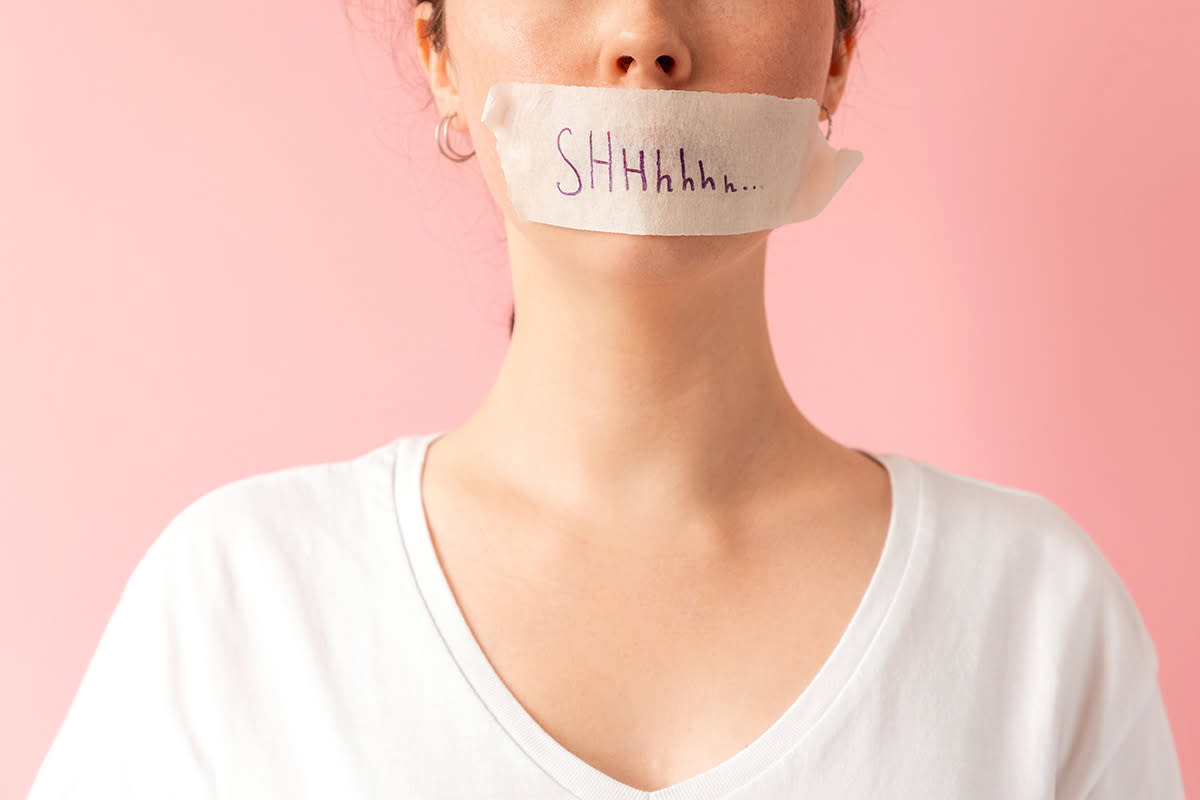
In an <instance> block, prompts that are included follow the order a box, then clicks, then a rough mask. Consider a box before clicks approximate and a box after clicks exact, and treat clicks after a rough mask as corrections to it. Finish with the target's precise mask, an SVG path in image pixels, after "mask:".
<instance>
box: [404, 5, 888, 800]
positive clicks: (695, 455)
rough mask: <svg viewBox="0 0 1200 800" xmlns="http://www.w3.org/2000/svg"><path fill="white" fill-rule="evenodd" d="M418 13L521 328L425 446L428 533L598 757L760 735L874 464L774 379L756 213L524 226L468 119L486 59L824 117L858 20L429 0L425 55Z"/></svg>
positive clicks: (800, 668)
mask: <svg viewBox="0 0 1200 800" xmlns="http://www.w3.org/2000/svg"><path fill="white" fill-rule="evenodd" d="M431 10H432V8H431V6H430V4H429V3H421V4H419V5H418V6H417V7H416V11H415V22H416V26H415V28H416V30H415V33H416V47H417V51H418V54H419V57H420V61H421V63H422V65H423V66H424V69H425V72H426V75H427V77H428V79H429V85H430V88H431V90H432V92H433V97H434V100H435V102H436V104H437V108H438V112H439V116H440V115H444V114H446V113H449V112H451V111H457V112H458V116H457V117H456V118H455V120H454V123H453V128H454V130H453V132H452V144H453V146H454V147H455V149H457V150H458V151H459V152H470V150H471V148H472V147H474V149H475V153H476V159H475V160H474V161H471V162H464V163H463V164H461V165H460V167H461V168H464V169H466V168H471V167H473V165H474V164H478V168H479V169H481V170H482V171H483V174H484V177H485V180H486V182H487V185H488V187H489V189H490V191H491V193H492V196H493V198H494V199H495V201H496V203H497V206H498V207H499V208H500V209H501V211H502V212H503V216H504V223H505V229H506V231H507V235H508V240H507V246H508V256H509V261H510V264H511V268H512V276H513V296H514V299H515V305H516V308H517V324H516V328H515V331H514V335H513V339H512V342H511V343H510V345H509V349H508V352H507V354H506V356H505V358H504V361H503V364H502V366H501V369H500V372H499V374H498V376H497V379H496V381H495V382H494V384H493V386H492V387H491V390H490V391H489V393H488V394H487V396H486V398H485V400H484V402H483V403H482V404H481V406H480V407H479V408H478V409H477V410H476V411H475V412H474V413H473V414H472V415H471V416H470V417H469V418H468V419H467V421H466V422H465V423H464V424H463V425H462V426H460V427H459V428H457V429H455V430H452V431H450V432H448V433H447V434H446V435H444V436H443V437H442V438H440V439H439V440H437V441H436V442H435V443H434V444H433V445H432V446H431V448H430V450H429V454H428V457H427V460H426V466H425V469H424V472H423V475H422V499H423V503H424V507H425V511H426V518H427V520H428V522H429V527H430V532H431V535H432V536H433V538H434V540H435V547H436V549H437V552H438V557H439V560H440V562H441V564H442V567H443V570H444V571H445V572H446V574H447V578H448V580H449V582H450V583H451V586H452V589H453V591H454V594H455V597H456V600H457V601H458V604H459V606H460V608H461V609H462V611H463V614H464V616H465V618H466V619H467V621H468V624H469V625H470V627H471V629H472V632H473V634H474V635H475V638H476V639H477V640H478V641H479V643H480V645H481V647H482V649H483V650H484V651H485V653H486V655H487V657H488V659H489V661H490V662H491V663H492V665H493V666H494V667H495V669H496V671H497V672H498V674H499V675H500V677H501V678H502V679H503V681H504V683H505V685H506V686H507V687H508V688H509V689H510V690H511V691H512V692H513V694H514V696H515V697H516V698H517V700H518V701H519V702H520V703H521V704H522V706H523V707H524V708H525V709H526V710H527V711H529V713H530V715H531V716H532V717H533V718H534V720H535V721H536V722H538V724H540V725H541V726H542V727H543V728H544V729H545V730H546V731H547V732H548V733H549V734H550V735H551V736H552V737H553V738H554V739H555V740H556V741H558V742H559V743H561V744H562V745H563V746H564V747H565V748H566V749H568V750H569V751H571V752H572V753H574V754H576V755H577V756H579V757H580V758H581V759H583V760H584V761H585V762H587V763H588V764H591V765H593V766H594V767H596V768H597V769H599V770H601V771H602V772H604V773H605V774H607V775H609V776H610V777H614V778H616V779H618V780H621V781H623V782H624V783H626V785H630V786H635V787H637V788H641V789H643V790H647V791H649V790H654V789H658V788H662V787H664V786H667V785H670V784H673V783H677V782H680V781H682V780H684V779H686V778H688V777H690V776H692V775H696V774H699V773H700V772H702V771H704V770H706V769H708V768H709V767H711V766H713V765H715V764H717V763H719V762H721V761H724V760H725V759H727V758H728V757H730V756H731V755H733V754H734V753H736V752H738V751H739V750H740V749H741V748H742V747H744V746H746V745H747V744H748V743H749V742H751V741H753V740H754V739H755V738H757V737H758V736H759V735H761V734H762V732H763V731H765V730H766V729H767V728H768V727H769V726H770V725H771V723H773V722H774V721H775V720H776V719H777V718H778V717H779V716H780V715H781V714H782V712H783V710H784V709H786V708H787V707H788V706H789V705H790V704H791V703H792V701H793V700H794V699H795V698H796V697H797V696H799V694H800V693H801V692H802V691H803V689H804V688H805V687H806V686H807V685H808V683H809V681H810V680H811V678H812V676H813V675H814V674H815V673H816V672H817V670H818V669H819V668H820V666H821V665H822V664H823V663H824V662H825V660H826V659H827V657H828V655H829V653H830V652H831V651H832V649H833V647H834V645H835V644H836V643H837V641H838V639H839V638H840V636H841V635H842V632H843V630H844V628H845V625H846V624H847V623H848V621H849V619H850V617H851V615H852V614H853V612H854V610H855V609H856V608H857V605H858V603H859V600H860V599H861V597H862V593H863V591H864V590H865V588H866V585H867V582H868V580H869V579H870V577H871V575H872V573H873V570H874V568H875V565H876V563H877V560H878V557H879V554H880V551H881V549H882V544H883V540H884V534H885V533H886V528H887V522H888V518H889V515H890V513H891V511H890V509H891V498H890V484H889V481H888V477H887V473H886V471H885V470H884V468H883V467H882V465H880V464H878V463H877V462H875V461H874V460H872V459H870V458H868V457H867V456H865V455H863V454H861V453H858V452H857V451H855V450H853V449H850V448H847V447H845V446H843V445H841V444H839V443H838V442H836V441H834V440H833V439H832V438H830V437H829V436H827V435H826V434H824V433H823V432H821V431H820V430H818V429H817V428H816V427H815V426H814V425H813V424H811V423H810V422H809V420H808V419H807V418H806V417H805V416H804V414H803V413H802V412H801V411H800V410H799V409H798V408H797V407H796V405H795V404H794V402H793V401H792V398H791V396H790V394H789V393H788V391H787V389H786V387H785V384H784V382H783V380H782V378H781V376H780V373H779V370H778V366H777V364H776V361H775V358H774V353H773V351H772V348H771V342H770V339H769V336H768V329H767V320H766V312H765V304H764V294H763V278H764V269H765V263H766V244H767V236H768V234H769V231H758V232H753V233H747V234H739V235H731V236H694V237H688V236H680V237H674V236H632V235H624V234H610V233H603V232H596V231H581V230H574V229H567V228H559V227H555V226H550V225H543V224H540V223H530V222H522V221H520V220H518V219H517V216H516V214H515V212H514V211H513V209H512V206H511V204H510V202H509V199H508V195H507V190H506V186H505V180H504V174H503V171H502V170H501V167H500V162H499V158H498V155H497V153H496V143H495V137H494V136H493V135H492V133H491V131H490V130H489V129H488V128H487V127H486V126H485V125H483V123H481V122H480V121H479V118H480V115H481V114H482V110H483V103H484V100H485V98H486V96H487V90H488V87H489V86H491V85H492V84H493V83H495V82H498V81H532V82H542V83H560V84H576V85H580V84H582V85H595V86H624V87H635V88H643V89H655V88H675V89H694V90H709V91H718V92H728V91H741V92H767V93H771V94H775V95H779V96H784V97H796V96H807V97H815V98H817V99H819V100H820V102H821V103H822V104H823V105H825V106H826V107H827V108H829V109H830V110H831V111H833V112H836V110H837V107H838V104H839V102H840V99H841V96H842V92H843V89H844V87H845V80H846V70H847V67H848V64H849V62H850V58H851V55H852V53H853V46H854V43H853V40H846V41H841V40H839V41H838V42H837V47H836V50H835V48H834V8H833V4H832V2H831V1H830V0H765V2H762V3H758V4H756V8H755V10H754V12H753V13H744V9H741V8H739V7H738V6H736V5H735V4H733V3H732V2H729V0H699V2H686V3H684V2H682V0H588V2H580V0H566V1H565V2H562V3H546V2H544V1H543V0H509V1H508V2H504V3H496V2H494V0H449V2H448V4H447V9H446V18H447V23H448V27H447V47H446V49H445V51H442V52H439V51H436V50H434V49H432V48H431V47H430V46H429V43H428V41H427V39H426V38H425V36H426V22H427V20H428V17H429V12H430V11H431ZM662 55H669V56H670V57H671V58H672V59H673V60H674V65H673V67H672V69H671V70H670V72H669V73H668V72H665V71H663V70H662V69H661V68H660V67H659V66H658V63H657V62H656V59H658V57H660V56H662ZM823 118H824V115H822V119H823ZM547 608H553V609H554V612H555V613H553V614H552V615H549V617H548V616H547V614H546V609H547ZM597 642H603V643H604V647H602V648H597V647H596V643H597ZM612 653H619V654H621V660H620V663H613V657H612V655H610V654H612ZM663 675H669V676H670V679H669V680H667V679H664V678H663V677H662V676H663ZM764 676H778V680H774V679H766V678H765V677H764ZM581 687H588V690H587V691H581ZM731 697H736V698H738V702H736V703H730V702H728V698H731ZM648 709H653V712H652V713H651V712H649V711H648ZM699 720H703V721H704V724H698V721H699Z"/></svg>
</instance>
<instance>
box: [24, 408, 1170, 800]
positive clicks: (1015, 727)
mask: <svg viewBox="0 0 1200 800" xmlns="http://www.w3.org/2000/svg"><path fill="white" fill-rule="evenodd" d="M438 435H440V432H439V433H432V434H420V435H409V436H402V437H400V438H398V439H397V440H395V441H393V442H390V443H388V444H387V445H384V446H382V447H379V448H377V449H375V450H373V451H371V452H369V453H366V454H364V455H361V456H359V457H356V458H353V459H349V460H345V461H340V462H330V463H323V464H315V465H305V466H299V467H292V468H288V469H283V470H279V471H275V472H270V473H263V474H260V475H255V476H251V477H248V478H243V479H239V480H236V481H233V482H231V483H227V484H225V485H223V486H220V487H219V488H217V489H214V490H212V491H210V492H208V493H207V494H205V495H203V496H201V497H200V498H198V499H197V500H195V501H193V502H192V503H191V504H190V505H188V506H187V507H186V508H184V510H182V511H181V512H180V513H179V514H178V515H177V516H176V517H175V518H174V519H172V520H171V522H170V523H169V524H168V526H167V527H166V529H165V530H164V531H163V532H162V533H161V535H160V536H159V537H158V538H157V539H155V540H154V541H153V543H152V544H151V545H150V547H149V548H148V549H147V551H146V553H145V555H144V556H143V558H142V559H141V561H140V562H139V563H138V565H137V566H136V568H135V569H134V570H133V572H132V574H131V576H130V578H129V580H128V583H127V585H126V587H125V589H124V591H123V593H122V594H121V597H120V600H119V602H118V604H117V606H116V609H115V611H114V612H113V614H112V617H111V619H110V620H109V622H108V624H107V627H106V628H105V630H104V633H103V635H102V637H101V639H100V642H99V645H98V646H97V648H96V650H95V653H94V654H93V656H92V659H91V662H90V663H89V665H88V668H87V671H86V673H85V675H84V677H83V679H82V681H81V683H80V685H79V688H78V690H77V692H76V695H75V698H74V700H73V701H72V703H71V706H70V708H69V710H68V712H67V715H66V718H65V720H64V722H63V723H62V726H61V728H60V730H59V731H58V734H57V737H56V738H55V740H54V742H53V744H52V745H51V747H50V749H49V752H48V754H47V755H46V757H45V759H44V761H43V764H42V766H41V769H40V771H39V772H38V774H37V776H36V778H35V781H34V784H33V787H32V790H31V792H32V793H31V794H30V795H29V800H68V798H78V800H84V798H87V800H110V799H111V800H116V799H117V798H122V800H168V799H169V798H180V799H181V800H190V799H191V798H205V799H206V800H209V799H211V798H227V799H228V800H234V799H236V800H266V799H267V798H280V799H281V800H282V798H287V800H305V799H307V798H311V799H312V800H351V799H353V800H368V798H379V799H380V800H383V799H384V798H387V800H399V799H400V798H403V799H404V800H416V799H418V798H419V799H421V800H424V799H425V798H429V799H431V800H432V799H434V798H439V799H440V798H447V799H450V798H454V799H455V800H457V799H458V798H463V799H467V798H470V799H471V800H475V799H476V798H488V800H531V799H538V800H540V799H542V798H544V799H545V800H571V798H583V800H717V798H721V799H722V800H733V799H734V798H736V799H737V800H750V798H754V799H755V800H783V799H784V798H788V800H793V799H794V798H800V797H803V798H807V799H808V800H885V799H886V800H910V799H911V800H931V799H932V798H937V799H938V800H949V799H950V798H953V799H954V800H967V799H968V798H969V800H1034V799H1035V798H1036V799H1037V800H1051V798H1056V799H1059V800H1062V799H1066V800H1131V799H1132V798H1138V799H1139V800H1181V798H1183V787H1182V778H1181V775H1180V768H1179V762H1178V757H1177V754H1176V751H1175V745H1174V742H1173V740H1172V735H1171V729H1170V726H1169V724H1168V720H1167V716H1166V713H1165V710H1164V707H1163V702H1162V697H1161V693H1160V689H1159V685H1158V679H1157V666H1158V659H1157V654H1156V651H1155V647H1154V645H1153V642H1152V641H1151V639H1150V637H1149V635H1148V633H1147V630H1146V628H1145V626H1144V625H1143V622H1142V619H1141V617H1140V615H1139V612H1138V610H1137V607H1136V606H1135V604H1134V602H1133V600H1132V599H1131V597H1130V595H1129V593H1128V592H1127V590H1126V588H1125V586H1124V585H1123V583H1122V582H1121V580H1120V579H1119V577H1118V575H1117V574H1116V572H1115V571H1114V570H1113V568H1112V566H1111V565H1110V563H1109V562H1108V561H1107V560H1106V559H1105V557H1104V556H1103V555H1102V553H1101V551H1100V550H1099V548H1098V547H1097V546H1096V545H1095V543H1094V542H1093V541H1092V539H1091V538H1089V536H1088V535H1087V534H1086V533H1085V532H1084V531H1083V530H1082V529H1081V528H1080V527H1079V526H1078V525H1077V524H1076V523H1075V522H1073V521H1072V519H1071V518H1070V517H1069V516H1068V515H1067V514H1066V513H1065V512H1064V511H1062V510H1061V509H1060V508H1058V507H1057V506H1056V505H1054V504H1053V503H1051V502H1050V501H1049V500H1047V499H1045V498H1044V497H1042V496H1040V495H1037V494H1034V493H1032V492H1028V491H1024V490H1020V489H1014V488H1009V487H1004V486H1001V485H998V484H994V483H989V482H986V481H982V480H979V479H975V478H969V477H965V476H962V475H958V474H954V473H950V472H947V471H944V470H941V469H938V468H936V467H933V466H931V465H929V464H927V463H924V462H921V461H918V460H916V459H912V458H909V457H906V456H902V455H896V454H881V453H874V452H866V451H864V453H866V454H867V455H870V456H871V457H873V458H875V459H876V460H878V461H880V462H882V463H883V464H884V466H886V467H887V469H888V472H889V474H890V476H891V480H892V489H893V510H892V518H891V521H890V525H889V528H888V533H887V538H886V540H885V544H884V548H883V552H882V554H881V557H880V560H879V563H878V565H877V566H876V569H875V573H874V575H873V577H872V578H871V581H870V583H869V585H868V588H867V590H866V593H865V594H864V596H863V597H862V600H861V602H860V604H859V606H858V608H857V610H856V612H855V614H854V616H853V618H852V619H851V621H850V623H849V626H848V627H847V629H846V630H845V632H844V634H843V636H842V638H841V640H840V641H839V642H838V644H837V646H836V648H835V649H834V650H833V652H832V654H831V655H830V656H829V659H828V661H827V662H826V663H825V664H824V665H823V667H822V668H821V669H820V671H819V672H818V674H817V675H816V677H815V678H814V679H813V680H812V682H811V684H810V685H809V686H808V687H807V688H806V689H805V690H804V692H803V693H802V694H801V695H800V696H799V697H798V698H797V699H796V700H795V701H794V703H793V704H792V705H791V707H790V708H788V709H787V710H786V711H785V712H783V715H782V716H781V717H779V718H778V719H777V720H776V721H775V723H774V724H772V725H771V727H770V728H768V729H767V730H766V731H764V732H763V733H762V734H761V736H760V737H759V738H758V739H756V740H755V741H753V742H752V743H750V744H749V745H748V746H746V747H745V748H744V749H742V750H741V751H740V752H738V753H736V754H732V755H731V756H730V757H729V758H728V759H727V760H725V761H723V762H722V763H720V764H716V765H714V766H712V767H711V768H710V769H708V770H706V771H705V772H703V773H701V774H698V775H695V776H693V777H691V778H690V779H688V780H685V781H682V782H679V783H677V784H675V785H672V786H670V787H667V788H663V789H660V790H658V791H653V792H646V791H642V790H639V789H636V788H634V787H631V786H628V785H625V784H623V783H621V782H619V781H617V780H615V779H613V778H611V777H609V776H608V775H606V774H604V773H602V772H600V771H599V770H598V769H596V768H594V767H592V766H591V765H589V764H588V763H586V762H584V761H582V760H581V759H579V758H578V757H576V756H575V755H574V754H572V753H571V752H570V751H568V750H567V749H565V748H564V747H563V746H561V745H560V744H558V742H557V741H555V740H554V739H553V738H551V737H550V736H549V735H548V734H547V733H546V732H545V731H544V730H543V729H542V728H540V727H539V726H538V724H537V723H536V722H535V721H534V720H533V718H532V717H531V716H530V715H529V714H528V713H527V712H526V711H525V710H524V708H523V707H522V706H521V705H520V704H519V703H518V702H517V700H516V699H515V697H514V696H513V695H512V694H511V693H510V692H509V690H508V689H507V688H506V687H505V685H504V683H503V682H502V681H501V680H500V678H499V676H498V675H497V673H496V672H495V671H494V670H493V669H492V667H491V666H490V663H489V662H488V660H487V658H486V656H485V655H484V652H483V650H482V649H481V648H480V646H479V644H478V642H477V641H476V640H475V639H474V638H473V636H472V634H471V632H470V629H469V628H468V626H467V623H466V621H465V619H464V617H463V615H462V613H461V611H460V609H459V607H458V605H457V604H456V602H455V600H454V596H453V594H452V593H451V590H450V586H449V583H448V582H447V580H446V577H445V574H444V573H443V572H442V570H441V568H440V566H439V563H438V561H437V558H436V555H435V551H434V549H433V546H432V541H431V539H430V535H429V530H428V528H427V527H426V521H425V515H424V512H423V507H422V504H421V500H420V474H421V467H422V464H423V460H424V454H425V452H426V448H427V447H428V445H429V443H430V442H431V441H432V440H433V439H434V438H436V436H438ZM665 677H666V676H664V679H665ZM729 701H730V702H737V698H735V697H731V698H729Z"/></svg>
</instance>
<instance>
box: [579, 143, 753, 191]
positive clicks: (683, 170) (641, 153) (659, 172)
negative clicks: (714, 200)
mask: <svg viewBox="0 0 1200 800" xmlns="http://www.w3.org/2000/svg"><path fill="white" fill-rule="evenodd" d="M564 133H571V129H570V128H563V129H562V130H560V131H559V132H558V137H557V140H556V142H557V145H558V154H559V155H560V156H562V159H563V161H565V162H567V166H568V167H570V168H571V171H572V172H574V173H575V182H576V183H578V184H579V185H578V186H577V187H576V188H575V190H574V191H571V192H568V191H567V190H566V189H564V188H563V185H562V182H561V181H556V182H555V185H556V186H557V187H558V191H559V192H561V193H562V194H564V195H566V196H567V197H574V196H575V195H577V194H579V193H581V192H582V191H583V177H582V176H581V175H580V174H579V170H578V169H576V168H575V165H574V164H573V163H571V159H569V158H567V154H566V153H564V152H563V149H562V137H563V134H564ZM605 134H606V135H607V137H608V160H607V161H605V160H604V159H600V158H596V151H595V148H594V147H593V144H592V131H588V159H589V164H588V171H589V178H590V181H591V187H592V188H593V189H595V188H596V165H597V164H601V165H603V166H606V167H608V190H609V191H610V192H611V191H612V190H613V172H614V171H615V170H614V169H613V147H612V131H605ZM572 135H573V134H572ZM668 158H670V156H668ZM637 161H638V167H637V169H632V168H630V166H629V155H628V153H626V151H625V148H624V147H622V148H621V165H622V168H623V169H624V170H625V173H624V174H625V190H626V191H628V190H629V176H630V175H639V176H641V179H642V191H643V192H645V191H648V189H649V185H650V184H649V182H648V181H647V179H646V151H645V150H638V151H637ZM696 163H697V164H698V165H699V168H700V189H701V190H704V189H712V190H713V191H717V182H716V179H714V178H713V177H712V176H711V175H706V174H705V172H704V162H703V161H702V160H700V159H696ZM654 164H655V170H656V175H655V180H654V191H655V192H662V190H663V188H662V187H663V183H664V182H665V183H666V185H667V191H668V192H673V191H674V189H673V188H672V186H671V183H672V175H671V173H670V164H669V163H668V166H667V169H668V171H667V172H663V164H662V151H661V150H660V149H658V148H655V149H654ZM602 172H603V170H602ZM676 177H678V178H679V189H680V191H684V190H688V191H693V192H694V191H696V178H695V177H694V173H693V176H689V175H688V174H687V158H686V157H685V155H684V152H683V148H682V147H681V148H679V175H678V176H676ZM601 178H602V179H603V176H601ZM721 178H722V179H723V180H724V184H725V193H727V194H728V193H731V192H736V191H738V188H737V186H736V185H734V184H733V183H732V182H731V181H730V180H729V176H728V175H722V176H721ZM634 182H635V183H636V180H635V181H634ZM757 188H758V185H757V184H755V185H752V186H745V185H743V186H742V189H743V190H751V189H757Z"/></svg>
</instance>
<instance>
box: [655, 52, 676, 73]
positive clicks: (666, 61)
mask: <svg viewBox="0 0 1200 800" xmlns="http://www.w3.org/2000/svg"><path fill="white" fill-rule="evenodd" d="M658 65H659V66H660V67H662V71H663V72H666V73H668V74H670V72H671V67H673V66H675V59H673V58H671V57H670V56H659V57H658Z"/></svg>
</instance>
